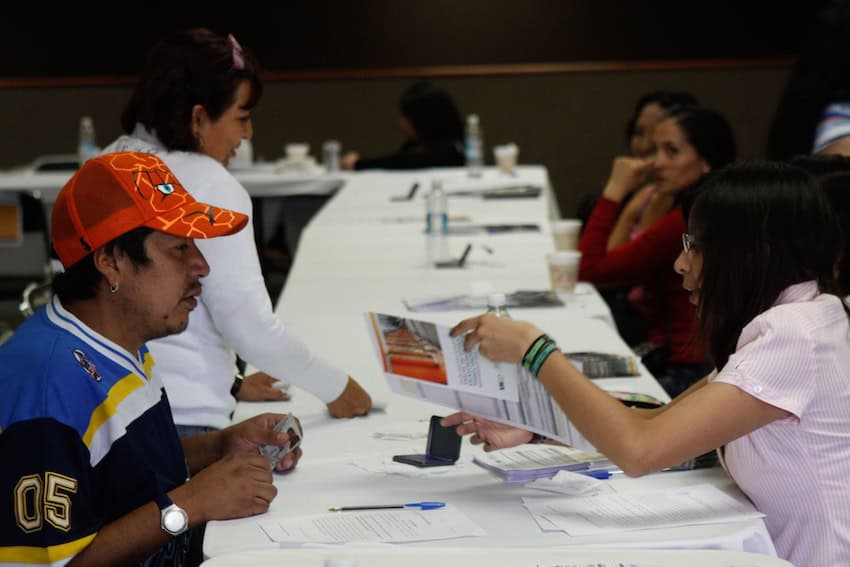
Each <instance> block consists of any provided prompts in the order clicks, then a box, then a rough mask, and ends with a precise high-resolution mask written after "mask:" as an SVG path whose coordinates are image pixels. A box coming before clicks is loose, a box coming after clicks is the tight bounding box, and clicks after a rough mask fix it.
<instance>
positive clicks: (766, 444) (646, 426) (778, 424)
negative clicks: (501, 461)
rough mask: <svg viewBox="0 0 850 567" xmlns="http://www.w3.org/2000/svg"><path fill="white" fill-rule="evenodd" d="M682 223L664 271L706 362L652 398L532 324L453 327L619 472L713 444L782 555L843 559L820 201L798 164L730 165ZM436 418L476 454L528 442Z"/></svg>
mask: <svg viewBox="0 0 850 567" xmlns="http://www.w3.org/2000/svg"><path fill="white" fill-rule="evenodd" d="M687 230H688V232H687V234H684V235H683V236H682V238H681V239H682V245H683V247H684V250H681V251H680V253H679V256H678V258H677V259H676V262H675V270H676V272H677V273H678V274H679V275H680V276H681V285H682V287H684V289H685V290H686V291H687V292H688V294H689V296H690V299H691V301H692V302H693V303H694V304H695V305H696V306H697V310H698V312H699V325H700V336H701V337H704V339H705V343H706V346H707V349H708V351H709V352H710V353H711V355H712V358H713V360H714V362H715V363H716V370H715V371H714V372H712V373H711V374H710V375H709V376H707V377H705V378H703V379H702V380H700V381H699V382H698V383H697V384H695V385H694V386H692V387H691V388H690V389H688V390H687V391H686V392H685V393H683V394H682V395H680V396H678V397H676V398H675V399H673V401H672V402H670V403H669V404H667V405H666V406H664V407H662V408H659V409H657V410H637V409H633V408H627V407H625V406H624V405H623V404H621V403H620V402H619V401H618V400H616V399H614V398H613V397H612V396H610V395H608V394H607V393H606V392H605V391H604V390H602V389H600V388H599V387H597V386H596V385H595V384H594V383H593V382H592V381H590V380H589V379H587V378H586V377H585V376H584V375H583V374H581V373H580V372H579V371H578V370H576V368H575V367H573V366H572V364H571V363H570V362H569V360H568V359H567V358H566V357H565V356H563V354H561V352H560V351H559V350H558V349H557V348H551V347H549V346H548V345H549V343H552V346H555V345H554V343H553V342H552V341H551V339H549V338H548V337H546V336H545V335H542V333H541V331H540V330H539V329H537V328H535V327H534V326H532V325H531V324H529V323H525V322H520V321H511V320H509V319H504V318H498V317H494V316H492V315H483V316H479V317H474V318H471V319H467V320H464V321H461V322H460V323H459V324H458V325H457V326H456V327H455V328H454V329H452V332H451V334H452V335H453V336H458V335H461V334H464V333H467V335H466V338H465V348H466V349H471V348H473V347H474V346H475V345H478V347H479V348H480V352H481V353H482V354H483V355H484V356H487V357H488V358H490V359H492V360H494V361H498V362H510V363H522V364H523V365H524V366H525V367H526V368H527V369H530V371H532V374H534V372H533V371H534V370H536V378H537V379H538V380H539V381H540V383H541V384H543V386H544V387H545V388H546V389H547V390H548V392H549V394H550V395H551V396H552V398H554V400H555V401H556V402H557V403H558V405H559V406H560V407H561V409H562V410H563V411H564V412H565V413H566V415H567V416H568V417H569V419H570V421H571V422H572V423H573V424H574V425H575V426H576V427H577V428H578V430H579V431H580V432H581V433H582V435H584V437H585V438H586V439H587V440H588V441H590V442H591V443H592V444H593V445H594V446H595V447H596V448H597V449H598V450H599V451H601V452H602V453H603V454H605V455H606V456H607V457H608V458H609V459H611V460H612V461H613V462H614V463H615V464H616V465H617V466H618V467H620V468H621V469H622V470H623V471H625V472H626V474H628V475H630V476H640V475H644V474H647V473H651V472H654V471H658V470H661V469H663V468H665V467H668V466H672V465H675V464H678V463H681V462H683V461H686V460H688V459H691V458H694V457H696V456H698V455H701V454H703V453H704V452H706V451H708V450H711V449H715V448H716V449H719V453H720V455H719V456H720V458H721V463H722V464H723V466H724V468H725V469H726V471H727V472H728V473H729V475H730V476H731V477H732V478H733V479H734V480H735V482H736V483H737V484H738V486H739V487H740V488H741V490H742V491H743V492H744V493H745V494H746V495H747V496H748V497H749V498H750V500H751V501H752V502H753V504H754V505H755V507H756V508H757V509H758V510H759V511H761V512H763V513H764V514H766V517H765V518H764V521H765V524H766V525H767V529H768V531H769V533H770V535H771V538H772V539H773V542H774V544H775V545H776V550H777V552H778V554H779V556H780V557H782V558H784V559H786V560H788V561H790V562H791V563H793V564H794V565H807V566H809V567H830V566H834V565H850V491H848V490H847V478H848V475H850V414H848V411H847V408H848V407H850V380H847V372H848V368H850V341H848V340H847V336H848V333H850V323H849V322H848V315H847V310H846V308H845V307H844V304H843V303H842V301H841V298H840V297H839V295H840V294H841V291H840V290H839V288H838V285H837V283H836V281H835V278H834V275H833V268H834V266H835V262H836V260H837V258H838V255H839V253H840V240H841V238H840V233H839V228H838V225H837V222H836V219H835V217H834V215H833V214H832V211H831V210H830V205H829V202H828V200H827V199H826V197H825V196H824V194H823V192H822V191H820V190H819V189H818V187H817V184H816V182H815V181H814V180H813V179H812V178H811V176H810V175H808V174H806V173H805V172H804V171H802V170H800V169H798V168H795V167H792V166H788V165H784V164H771V163H768V162H761V163H754V164H752V163H751V164H740V165H733V166H729V167H727V168H724V169H723V170H722V171H720V172H719V174H718V175H713V176H711V178H710V179H709V180H708V181H707V182H706V183H705V187H704V190H703V191H702V192H701V193H700V194H699V195H698V196H697V197H696V201H695V202H694V204H693V209H692V210H691V212H690V216H689V220H688V229H687ZM538 343H541V344H544V345H546V346H543V347H541V348H536V349H535V348H532V347H533V346H534V345H538V346H539V344H538ZM534 353H537V354H536V355H535V354H534ZM525 354H530V357H531V360H527V357H526V356H525ZM442 424H443V425H444V426H451V425H457V426H458V427H457V432H458V433H459V434H462V435H463V434H469V433H472V434H474V435H475V436H474V437H473V441H477V442H484V443H486V444H487V446H486V448H489V449H499V448H503V447H505V446H507V445H509V444H518V443H521V442H524V441H528V440H529V439H530V438H531V434H530V433H528V432H524V435H523V433H522V432H521V431H519V430H516V429H513V428H507V427H504V426H497V427H491V426H490V425H491V424H490V423H489V422H487V421H486V420H480V418H475V419H472V420H470V416H469V415H467V414H463V413H457V414H454V415H452V416H449V417H447V418H445V419H443V420H442Z"/></svg>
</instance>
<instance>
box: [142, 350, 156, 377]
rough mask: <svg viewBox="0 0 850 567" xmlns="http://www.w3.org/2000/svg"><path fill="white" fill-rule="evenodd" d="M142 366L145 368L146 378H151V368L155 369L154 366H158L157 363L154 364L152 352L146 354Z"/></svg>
mask: <svg viewBox="0 0 850 567" xmlns="http://www.w3.org/2000/svg"><path fill="white" fill-rule="evenodd" d="M142 365H143V366H144V368H145V376H150V375H151V368H153V367H154V365H156V362H154V360H153V357H152V356H151V353H150V351H148V352H146V353H145V359H144V360H143V361H142Z"/></svg>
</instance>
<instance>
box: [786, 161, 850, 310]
mask: <svg viewBox="0 0 850 567" xmlns="http://www.w3.org/2000/svg"><path fill="white" fill-rule="evenodd" d="M791 164H792V165H796V166H797V167H801V168H803V169H805V170H806V171H808V172H809V173H811V174H812V175H814V176H815V178H816V179H817V180H818V182H819V183H820V185H821V187H822V188H823V190H824V192H825V193H826V197H827V198H828V199H829V202H830V204H831V205H832V210H833V212H834V213H835V216H836V218H837V219H838V225H839V226H840V227H841V236H842V239H843V242H844V247H843V248H842V250H841V258H840V259H839V260H838V266H837V268H838V285H839V286H840V287H841V294H842V295H844V296H847V295H850V251H848V246H850V157H848V156H841V155H829V156H798V157H796V158H794V159H793V160H791Z"/></svg>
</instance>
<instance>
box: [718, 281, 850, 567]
mask: <svg viewBox="0 0 850 567" xmlns="http://www.w3.org/2000/svg"><path fill="white" fill-rule="evenodd" d="M710 380H712V381H716V382H724V383H727V384H732V385H734V386H736V387H738V388H740V389H741V390H743V391H744V392H746V393H748V394H750V395H751V396H753V397H755V398H758V399H759V400H761V401H763V402H766V403H768V404H771V405H773V406H776V407H778V408H781V409H784V410H786V411H788V412H789V413H791V414H792V415H791V416H790V417H788V418H786V419H782V420H779V421H775V422H773V423H771V424H769V425H766V426H765V427H762V428H760V429H757V430H756V431H753V432H752V433H749V434H748V435H745V436H743V437H741V438H739V439H736V440H735V441H733V442H731V443H729V444H727V445H726V446H725V448H724V451H723V452H722V457H723V466H724V467H725V468H726V470H727V471H728V472H729V474H730V475H731V476H732V478H734V479H735V482H736V483H737V484H738V486H740V487H741V490H743V491H744V493H746V494H747V496H749V498H750V500H752V502H753V504H754V505H755V506H756V508H758V509H759V510H760V511H761V512H763V513H765V514H766V515H767V517H766V518H765V523H766V524H767V528H768V531H769V532H770V534H771V536H772V537H773V541H774V543H775V545H776V549H777V552H778V553H779V555H780V556H781V557H783V558H784V559H787V560H788V561H790V562H792V563H793V564H794V565H798V566H804V565H805V566H822V567H827V566H829V567H835V566H839V565H845V566H847V565H850V325H848V319H847V315H846V314H845V312H844V309H843V308H842V303H841V300H840V299H839V298H838V297H836V296H833V295H826V294H820V293H819V292H818V290H817V285H816V284H815V283H814V282H806V283H801V284H796V285H793V286H790V287H788V288H787V289H785V290H784V291H783V292H782V294H781V295H780V297H779V299H778V300H777V302H776V304H775V305H774V306H773V307H772V308H771V309H768V310H767V311H765V312H764V313H762V314H761V315H759V316H758V317H756V318H755V319H753V320H752V321H751V322H750V323H749V324H748V325H747V326H746V327H744V330H743V331H742V332H741V336H740V338H739V339H738V347H737V350H736V351H735V353H734V354H733V355H732V356H731V357H729V361H728V362H727V364H726V365H725V366H724V367H723V369H722V370H721V371H720V372H719V373H717V374H715V375H712V377H711V378H710Z"/></svg>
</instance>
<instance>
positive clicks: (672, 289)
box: [579, 106, 736, 397]
mask: <svg viewBox="0 0 850 567" xmlns="http://www.w3.org/2000/svg"><path fill="white" fill-rule="evenodd" d="M653 138H654V141H655V145H656V147H657V153H656V155H655V156H653V157H650V158H632V157H618V158H616V159H615V160H614V165H613V167H612V169H611V175H610V177H609V179H608V182H607V184H606V185H605V189H604V190H603V192H602V197H601V198H600V199H599V200H598V201H597V202H596V206H595V207H594V208H593V212H592V213H591V215H590V218H589V219H588V222H587V226H586V227H585V229H584V232H583V233H582V237H581V241H580V242H579V250H581V252H582V258H581V266H580V268H579V279H582V280H585V281H589V282H592V283H593V284H595V285H596V286H598V287H600V288H605V287H609V286H624V285H636V284H640V285H641V286H642V288H643V294H642V297H641V298H640V301H641V305H640V306H639V308H640V309H641V311H643V313H644V314H645V315H646V318H647V324H648V330H649V340H650V341H651V342H652V343H653V344H654V345H657V347H658V349H657V350H656V353H657V356H656V358H655V359H654V362H656V363H657V366H656V367H654V368H651V370H653V373H654V374H655V376H656V378H657V379H658V381H659V382H660V383H661V385H662V386H663V387H664V389H665V390H666V391H667V393H668V394H669V395H670V396H671V397H675V396H676V395H677V394H679V393H680V392H682V391H684V390H685V389H686V388H687V387H688V386H690V385H691V384H692V383H694V382H696V381H697V380H698V379H700V378H702V376H703V375H704V374H705V372H706V371H707V369H708V367H709V365H707V364H706V361H705V354H704V353H703V351H702V349H700V348H699V346H698V345H697V344H696V342H695V341H694V340H693V336H694V334H693V331H694V328H695V326H694V324H695V320H696V312H695V310H694V307H693V305H691V304H690V302H689V301H688V294H687V293H686V292H685V291H684V290H683V289H682V287H681V285H680V282H679V278H678V277H677V276H676V274H675V273H674V272H673V270H672V269H671V268H670V266H672V265H673V262H674V261H675V259H676V257H677V256H678V254H679V252H680V250H681V246H682V234H683V233H684V232H686V230H685V218H684V216H683V214H682V203H683V202H685V201H688V200H689V199H692V198H693V194H694V193H695V192H696V191H697V190H698V187H699V184H700V182H701V181H702V179H703V178H704V177H705V175H706V174H708V173H709V172H710V171H712V170H714V169H717V168H719V167H721V166H723V165H725V164H727V163H729V162H731V161H733V160H734V159H735V151H736V150H735V138H734V135H733V133H732V129H731V127H730V126H729V123H728V122H727V120H726V119H725V118H724V117H723V116H722V115H721V114H719V113H717V112H715V111H713V110H709V109H706V108H701V107H698V106H685V107H679V108H674V109H672V110H670V111H669V112H668V114H667V116H666V117H665V118H664V119H662V120H661V121H660V122H659V123H658V124H657V125H656V127H655V132H654V134H653ZM650 177H652V178H654V185H655V191H656V192H657V193H658V194H660V195H665V194H667V195H674V196H675V200H674V205H673V208H672V209H670V211H669V212H667V213H666V214H664V215H662V216H661V217H659V218H658V219H657V220H656V221H655V222H653V223H652V225H650V226H648V227H646V228H645V229H644V230H643V231H642V232H640V233H639V234H638V235H637V236H636V237H635V238H632V239H617V238H611V237H612V233H613V231H614V228H615V226H616V224H617V217H618V215H619V213H620V205H621V203H622V201H623V199H625V198H626V197H627V196H628V195H629V194H631V193H632V192H634V191H636V190H638V189H639V188H641V187H643V186H644V185H645V183H646V182H647V181H648V180H649V179H650ZM659 359H660V360H659Z"/></svg>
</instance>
